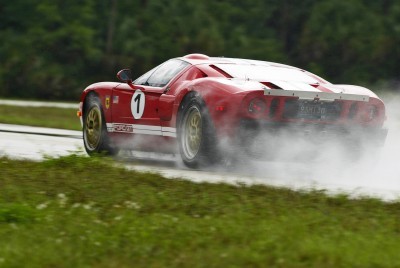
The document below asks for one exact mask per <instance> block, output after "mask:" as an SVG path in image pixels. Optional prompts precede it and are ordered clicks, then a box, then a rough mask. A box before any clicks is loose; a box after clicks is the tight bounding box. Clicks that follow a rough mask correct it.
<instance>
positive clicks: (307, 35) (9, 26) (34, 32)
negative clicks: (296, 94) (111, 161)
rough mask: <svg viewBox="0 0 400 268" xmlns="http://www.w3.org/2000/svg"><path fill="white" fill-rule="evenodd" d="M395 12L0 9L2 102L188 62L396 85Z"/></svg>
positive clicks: (249, 6) (342, 0)
mask: <svg viewBox="0 0 400 268" xmlns="http://www.w3.org/2000/svg"><path fill="white" fill-rule="evenodd" d="M399 17H400V3H399V2H398V1H393V0H388V1H381V2H379V1H378V2H377V1H371V0H335V1H333V0H326V1H316V0H305V1H302V2H301V3H300V2H296V1H287V0H286V1H272V0H267V1H262V0H251V1H234V0H221V1H212V0H205V1H178V0H170V1H165V0H143V1H118V0H108V1H105V0H100V1H94V0H83V1H76V0H75V1H60V0H54V1H50V0H44V1H40V2H37V1H30V0H29V1H27V0H15V1H8V2H5V3H2V4H0V36H1V37H0V38H1V42H0V62H1V65H0V96H2V97H19V98H41V99H70V100H77V98H78V96H79V93H80V92H81V91H82V89H83V88H84V87H86V86H87V85H88V84H90V83H92V82H96V81H101V80H113V79H115V73H116V72H117V71H118V70H119V69H122V68H124V67H131V68H132V69H133V71H134V74H135V75H136V76H138V75H140V74H142V73H144V72H145V71H147V70H149V69H150V68H151V67H152V66H154V65H157V64H159V63H161V62H162V61H164V60H166V59H168V58H171V57H177V56H182V55H185V54H188V53H194V52H200V53H205V54H209V55H212V56H230V57H242V58H254V59H262V60H270V61H279V62H283V63H287V64H291V65H295V66H298V67H301V68H305V69H310V70H312V71H314V72H316V73H317V74H319V75H321V76H324V77H326V78H327V79H328V80H331V81H332V82H338V83H361V84H364V85H365V84H371V83H372V84H376V83H378V82H380V81H379V80H397V79H398V70H399V68H400V66H399V64H400V60H399V57H400V48H399V46H398V44H399V42H400V39H399V38H400V37H399V36H400V19H399Z"/></svg>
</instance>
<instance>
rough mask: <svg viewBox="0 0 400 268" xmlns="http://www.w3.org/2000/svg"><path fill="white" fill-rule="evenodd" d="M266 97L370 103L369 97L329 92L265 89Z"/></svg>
mask: <svg viewBox="0 0 400 268" xmlns="http://www.w3.org/2000/svg"><path fill="white" fill-rule="evenodd" d="M264 95H266V96H277V97H298V98H299V99H306V100H314V99H319V100H325V101H334V100H349V101H364V102H368V101H369V96H367V95H357V94H343V93H329V92H314V91H299V90H282V89H266V88H265V89H264Z"/></svg>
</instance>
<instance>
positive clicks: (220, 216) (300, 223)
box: [0, 156, 400, 267]
mask: <svg viewBox="0 0 400 268" xmlns="http://www.w3.org/2000/svg"><path fill="white" fill-rule="evenodd" d="M110 162H111V163H112V161H111V160H108V159H99V158H85V157H78V156H68V157H63V158H60V159H50V160H47V161H44V162H41V163H34V162H27V161H16V160H10V159H6V158H3V159H0V170H1V176H0V238H1V243H0V266H1V267H399V266H400V254H399V252H400V218H399V215H400V203H399V202H395V203H384V202H382V201H379V200H376V199H370V198H362V199H359V200H350V199H349V198H348V197H346V196H344V195H340V196H335V197H329V196H327V195H326V194H325V193H324V192H321V191H313V192H296V191H292V190H287V189H278V188H272V187H265V186H251V187H247V186H244V185H241V186H238V187H235V186H232V185H227V184H207V183H201V184H196V183H191V182H188V181H184V180H179V179H176V180H170V179H165V178H163V177H161V176H159V175H155V174H148V173H139V172H135V171H127V170H125V169H123V168H118V167H115V165H114V166H112V165H111V164H110Z"/></svg>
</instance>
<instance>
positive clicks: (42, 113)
mask: <svg viewBox="0 0 400 268" xmlns="http://www.w3.org/2000/svg"><path fill="white" fill-rule="evenodd" d="M76 111H77V109H62V108H53V107H20V106H10V105H0V123H5V124H19V125H30V126H40V127H51V128H61V129H72V130H81V125H80V122H79V119H78V117H77V116H76Z"/></svg>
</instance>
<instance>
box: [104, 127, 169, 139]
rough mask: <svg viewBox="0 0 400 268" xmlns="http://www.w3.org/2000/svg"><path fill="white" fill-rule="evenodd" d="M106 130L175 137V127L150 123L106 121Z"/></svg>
mask: <svg viewBox="0 0 400 268" xmlns="http://www.w3.org/2000/svg"><path fill="white" fill-rule="evenodd" d="M107 131H108V132H120V133H132V134H144V135H155V136H165V137H175V138H176V128H172V127H161V126H151V125H138V124H124V123H107Z"/></svg>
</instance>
